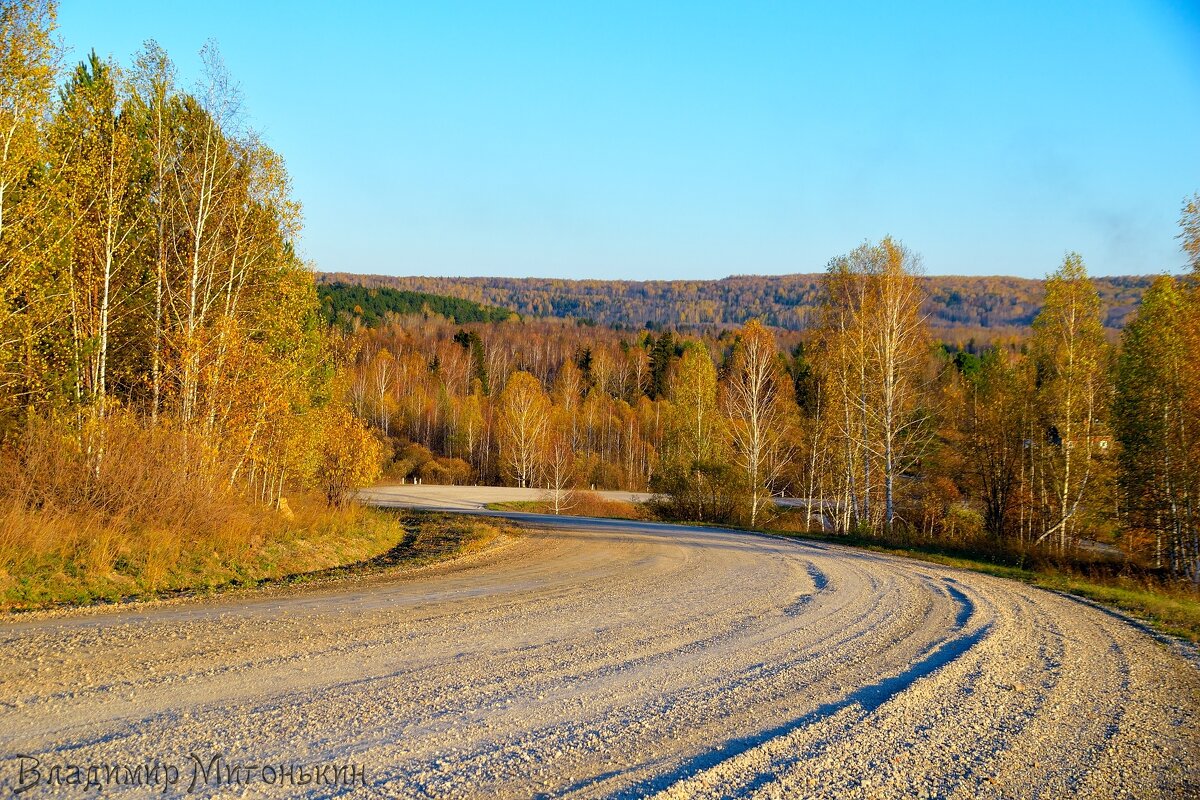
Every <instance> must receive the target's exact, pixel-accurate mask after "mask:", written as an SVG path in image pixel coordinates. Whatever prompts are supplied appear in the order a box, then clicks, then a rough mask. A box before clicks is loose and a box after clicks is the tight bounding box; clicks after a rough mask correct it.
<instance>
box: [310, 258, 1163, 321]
mask: <svg viewBox="0 0 1200 800" xmlns="http://www.w3.org/2000/svg"><path fill="white" fill-rule="evenodd" d="M821 277H822V276H821V275H820V274H800V275H735V276H733V277H729V278H723V279H721V280H715V281H606V280H583V281H571V280H560V279H553V278H439V277H395V276H389V275H353V274H350V273H340V272H339V273H326V274H324V275H323V276H321V280H322V281H324V282H330V283H331V282H342V283H353V284H360V285H362V286H369V287H388V288H393V289H398V290H403V291H409V292H426V293H432V294H439V295H449V296H452V297H459V298H463V299H466V300H471V301H474V302H476V303H481V304H486V305H490V306H501V307H506V308H511V309H513V310H515V311H517V312H518V313H520V314H523V315H533V316H548V317H574V318H576V319H586V320H592V321H594V322H596V323H599V324H604V325H620V326H625V327H636V328H641V327H644V326H645V325H647V324H650V325H651V326H662V325H676V326H688V325H699V324H712V323H716V324H740V323H742V322H745V321H746V320H748V319H751V318H753V317H761V318H762V319H763V320H764V321H765V322H767V323H768V324H771V325H775V326H778V327H781V328H790V329H799V328H804V327H806V326H807V325H808V324H809V322H810V316H811V315H812V314H813V312H814V311H815V309H816V308H817V305H818V303H819V301H820V296H821ZM1153 279H1154V276H1148V275H1133V276H1118V277H1111V278H1095V279H1094V283H1095V285H1096V289H1097V290H1098V291H1099V293H1100V298H1101V301H1102V302H1103V304H1104V324H1105V326H1106V327H1108V328H1112V329H1116V328H1120V327H1122V325H1124V323H1125V319H1126V318H1127V317H1128V316H1129V314H1130V313H1131V312H1132V311H1133V309H1134V308H1136V307H1137V304H1138V301H1139V300H1140V299H1141V296H1142V292H1143V291H1144V290H1145V289H1146V288H1147V287H1148V286H1149V285H1150V283H1151V282H1152V281H1153ZM923 280H924V282H925V286H926V289H927V291H928V300H927V301H926V305H925V309H924V311H925V313H926V314H928V316H929V323H930V325H931V326H933V327H934V328H938V329H942V330H944V331H945V330H954V331H957V332H959V333H964V332H972V331H974V330H979V331H981V332H982V331H990V332H992V333H1001V332H1010V331H1011V332H1015V331H1017V330H1019V329H1023V328H1027V327H1028V326H1029V324H1030V323H1031V322H1033V318H1034V317H1035V316H1036V315H1037V312H1038V310H1039V309H1040V308H1041V305H1042V298H1043V297H1044V295H1045V287H1044V281H1042V280H1037V279H1030V278H1011V277H964V276H936V277H926V278H923Z"/></svg>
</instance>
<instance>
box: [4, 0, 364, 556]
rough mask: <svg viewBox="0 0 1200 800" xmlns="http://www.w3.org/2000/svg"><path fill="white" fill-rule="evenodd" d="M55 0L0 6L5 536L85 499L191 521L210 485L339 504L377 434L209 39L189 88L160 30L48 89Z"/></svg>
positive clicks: (278, 171)
mask: <svg viewBox="0 0 1200 800" xmlns="http://www.w3.org/2000/svg"><path fill="white" fill-rule="evenodd" d="M55 11H56V8H55V4H54V3H53V2H49V1H48V0H6V1H5V2H3V3H2V4H0V437H2V438H3V442H4V447H3V449H2V450H0V472H3V478H2V479H0V500H3V502H4V504H5V506H4V508H3V509H0V511H3V513H4V514H6V515H7V516H6V517H5V520H6V525H7V527H8V529H9V530H8V532H9V533H10V534H11V535H17V533H19V532H20V531H30V530H34V529H35V528H36V527H37V525H39V524H41V523H43V522H45V520H47V519H51V518H54V517H55V515H56V514H58V515H62V516H63V518H66V516H69V515H71V514H78V513H83V512H85V511H86V512H87V513H89V514H92V518H94V519H99V520H101V521H102V527H103V525H107V524H108V523H109V522H111V523H112V524H113V525H116V526H117V527H119V528H121V529H122V530H141V529H143V528H146V527H156V526H157V527H166V528H171V529H181V530H189V528H188V526H189V525H192V524H194V525H196V526H201V527H202V526H204V525H205V524H208V523H210V522H213V520H211V519H206V518H205V515H204V509H205V508H207V507H210V506H211V505H212V502H214V498H221V497H227V496H236V497H238V498H243V499H245V500H247V501H252V502H255V503H258V504H261V505H263V506H276V505H278V504H279V501H280V498H281V496H282V493H283V491H284V487H285V486H287V485H289V484H293V483H311V482H313V481H320V482H321V484H322V486H323V487H325V488H326V489H327V491H328V493H329V495H330V498H331V499H332V500H335V501H336V500H340V499H341V498H342V496H343V495H344V493H345V491H344V489H342V488H338V487H339V486H342V487H344V486H346V485H349V484H352V483H354V482H355V480H357V479H360V478H361V477H362V476H363V475H367V476H370V474H371V470H372V469H373V466H372V463H371V461H372V457H373V455H374V454H376V453H377V452H378V445H377V444H375V443H374V440H373V439H372V438H371V437H370V435H369V434H368V433H367V431H366V430H365V429H364V428H363V427H362V426H361V424H359V423H358V422H357V421H355V420H354V418H353V417H352V416H351V415H350V414H349V412H348V411H347V410H346V408H345V406H344V405H343V404H342V403H341V402H340V391H339V389H338V384H337V378H336V375H335V367H336V364H337V357H338V349H337V348H338V346H339V341H338V339H337V337H330V336H329V335H328V334H327V326H326V324H325V323H324V322H323V320H322V319H321V315H320V307H319V305H318V302H317V295H316V289H315V281H314V277H313V273H312V271H311V269H310V268H309V267H308V266H306V265H305V264H303V263H301V262H300V261H299V260H298V258H297V257H296V254H295V252H294V249H293V242H294V241H295V238H296V236H297V234H298V232H299V228H300V209H299V206H298V205H297V203H296V202H295V201H294V200H293V199H292V197H291V193H290V183H289V179H288V175H287V172H286V170H285V168H284V164H283V161H282V159H281V158H280V156H279V155H278V154H277V153H275V152H273V151H272V150H271V149H270V148H268V147H267V146H266V144H264V143H263V141H262V140H261V139H259V138H258V137H257V136H256V135H255V134H254V133H253V132H252V131H249V130H247V129H245V128H244V127H243V125H242V124H241V116H240V110H239V104H240V101H239V97H238V94H237V92H236V90H235V88H234V85H233V83H232V81H231V79H230V78H229V76H228V75H227V74H226V72H225V70H224V68H223V66H222V64H221V62H220V59H219V57H218V55H217V53H216V50H215V49H214V48H212V47H206V48H205V50H204V51H203V52H202V56H203V62H204V75H203V79H202V81H201V83H200V84H199V85H198V86H197V87H196V88H195V89H193V90H184V89H182V88H181V87H179V86H178V85H177V83H176V78H175V70H174V67H173V65H172V62H171V60H170V59H169V58H168V56H167V54H166V53H165V52H164V51H163V50H162V49H161V48H160V47H158V45H156V44H155V43H154V42H148V43H147V44H146V45H145V47H144V48H143V49H142V50H141V51H140V52H139V53H138V54H137V56H136V57H135V58H134V59H133V62H132V63H131V64H130V65H128V66H125V65H121V64H119V63H116V62H115V61H112V60H106V59H102V58H100V57H98V56H97V55H96V54H95V53H94V52H93V53H92V54H91V55H90V56H89V57H87V58H86V59H85V60H84V61H83V62H82V63H79V64H77V65H75V66H73V67H71V68H69V69H67V70H65V71H63V73H62V74H63V75H65V78H64V79H63V80H62V82H61V83H58V79H59V75H60V71H59V70H60V67H61V64H60V61H61V58H62V53H61V51H60V50H59V46H58V43H57V39H56V36H55ZM169 498H174V499H173V500H171V501H170V502H168V499H169ZM189 500H190V501H189ZM213 524H216V523H215V522H213ZM64 530H65V528H64ZM14 531H15V532H16V533H14Z"/></svg>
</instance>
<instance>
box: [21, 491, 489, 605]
mask: <svg viewBox="0 0 1200 800" xmlns="http://www.w3.org/2000/svg"><path fill="white" fill-rule="evenodd" d="M289 500H290V505H291V511H290V513H287V514H281V513H280V512H277V511H273V510H270V509H257V508H242V509H239V510H238V512H239V513H237V514H235V515H232V517H226V518H224V519H223V522H224V523H225V524H222V525H220V526H215V527H209V528H202V529H192V530H186V529H182V530H181V529H175V530H172V529H168V528H165V527H160V526H155V527H145V526H130V525H120V524H116V525H114V524H112V523H111V522H109V523H107V524H106V523H104V522H99V521H97V520H96V519H95V518H94V517H89V516H84V515H68V516H57V517H54V518H46V517H45V516H44V515H43V516H42V517H41V518H39V517H38V516H36V515H33V516H29V515H26V518H24V519H21V520H17V521H19V522H21V523H23V524H22V525H21V526H19V527H18V526H13V527H9V526H4V525H3V524H2V523H3V522H11V521H13V514H12V513H11V510H10V513H9V514H8V519H4V520H0V611H8V612H16V611H29V610H37V609H46V608H54V607H64V606H86V605H95V604H100V603H114V602H123V601H132V600H148V599H159V598H164V597H171V596H179V595H190V594H210V593H214V592H218V591H221V590H226V589H237V588H246V587H254V586H261V585H269V584H297V583H303V582H307V581H312V580H319V579H329V578H337V577H342V576H349V575H354V574H362V573H367V572H373V571H380V570H386V569H394V568H415V567H420V566H424V565H427V564H431V563H435V562H438V561H443V560H446V559H450V558H455V557H458V556H462V555H466V554H468V553H472V552H476V551H478V550H481V549H483V548H484V547H486V546H487V545H488V544H490V543H491V542H492V541H493V540H494V539H495V538H496V537H497V536H498V535H500V534H501V533H502V532H503V530H504V527H503V525H502V524H498V523H497V522H496V521H495V520H486V519H480V518H471V517H459V516H454V515H449V514H436V513H430V512H415V511H413V512H409V511H399V512H397V511H388V510H379V509H371V508H363V507H358V506H351V507H347V508H343V509H336V510H333V509H328V508H326V507H325V505H324V503H323V502H322V501H321V500H320V499H319V498H317V497H316V496H315V495H313V496H293V497H292V498H289ZM230 522H234V523H235V524H230Z"/></svg>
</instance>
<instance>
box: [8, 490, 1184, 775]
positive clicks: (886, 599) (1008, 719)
mask: <svg viewBox="0 0 1200 800" xmlns="http://www.w3.org/2000/svg"><path fill="white" fill-rule="evenodd" d="M422 488H428V489H430V490H432V487H422ZM527 519H528V520H529V524H530V525H531V526H532V530H531V532H530V534H529V535H527V536H523V537H521V538H518V539H515V540H512V541H507V542H505V543H503V544H501V545H499V546H496V547H493V548H491V549H490V550H488V551H485V552H484V553H482V554H478V555H476V556H473V557H471V558H468V559H464V560H462V561H460V562H455V563H451V564H447V565H443V566H440V567H436V568H433V569H425V570H421V571H418V572H416V573H413V574H399V575H395V574H393V575H386V574H385V575H380V576H373V577H368V578H363V579H355V580H348V581H345V582H341V583H332V584H323V585H319V586H314V587H309V588H307V589H300V590H294V591H282V592H279V591H277V592H272V593H267V594H263V595H248V596H233V597H226V598H218V599H215V600H188V601H181V602H172V603H164V604H150V605H143V606H130V607H127V608H121V609H114V610H104V611H100V612H96V611H92V612H70V613H55V614H46V615H31V616H25V617H10V618H8V619H7V620H5V621H4V622H3V623H0V642H2V644H3V647H0V676H2V680H0V759H3V760H2V761H0V789H5V787H8V786H11V785H13V784H15V782H16V768H15V766H14V762H13V760H12V758H13V756H14V755H15V754H17V753H26V754H33V755H37V756H39V757H40V758H42V760H43V761H44V762H45V763H47V764H49V763H76V764H91V763H118V762H120V763H125V762H132V761H144V760H146V759H147V758H153V757H154V756H160V757H163V758H166V759H174V760H175V761H177V762H183V761H185V760H186V754H187V753H189V752H197V753H205V754H209V753H216V752H221V753H223V754H224V755H225V757H226V759H227V760H228V761H229V762H238V761H243V762H247V763H256V764H263V763H280V762H284V763H287V762H299V763H313V762H330V761H337V762H344V761H351V762H356V763H361V764H365V765H366V766H367V769H368V783H369V786H368V787H367V788H363V787H361V786H360V787H357V788H355V789H353V790H350V791H349V793H350V794H353V795H354V796H379V797H431V798H443V797H490V798H507V797H514V798H515V797H538V796H544V797H611V798H624V797H645V796H660V797H664V798H676V797H761V798H774V797H787V798H791V797H821V798H826V797H827V798H843V797H863V798H873V797H879V798H891V797H955V798H975V797H982V798H990V797H995V798H1017V797H1039V798H1063V797H1103V798H1109V797H1139V798H1140V797H1146V798H1150V797H1195V796H1198V795H1200V758H1198V756H1200V714H1198V713H1197V712H1198V710H1200V669H1198V668H1197V666H1196V664H1195V663H1194V662H1190V661H1189V660H1187V659H1185V658H1184V657H1183V656H1182V655H1180V653H1179V652H1178V650H1179V648H1172V647H1170V646H1168V644H1164V643H1163V642H1162V641H1160V640H1157V639H1155V638H1153V637H1151V636H1149V635H1147V634H1146V633H1145V632H1144V631H1142V630H1140V629H1139V628H1138V627H1136V626H1135V625H1132V624H1130V623H1129V622H1127V621H1125V620H1123V619H1122V618H1120V617H1118V616H1116V615H1113V614H1109V613H1105V612H1104V611H1103V610H1100V609H1097V608H1093V607H1092V606H1090V605H1087V604H1085V603H1082V602H1079V601H1077V600H1074V599H1072V598H1069V597H1064V596H1060V595H1056V594H1053V593H1050V592H1045V591H1041V590H1038V589H1033V588H1029V587H1026V586H1024V585H1021V584H1018V583H1014V582H1011V581H1004V580H1000V579H996V578H991V577H988V576H984V575H978V574H974V573H969V572H962V571H957V570H951V569H946V568H941V567H938V566H935V565H931V564H924V563H921V562H916V561H908V560H904V559H898V558H892V557H887V556H882V555H876V554H872V553H867V552H862V551H855V550H851V549H843V548H839V547H834V546H828V545H819V544H804V543H798V542H794V541H784V540H779V539H773V538H768V537H762V536H755V535H749V534H739V533H733V532H723V531H717V530H712V529H699V528H688V527H681V526H662V525H652V524H647V523H638V522H624V521H621V522H618V521H595V520H581V519H571V518H546V517H540V518H537V517H531V516H530V517H527ZM185 783H186V782H185ZM115 788H116V787H109V789H108V791H109V793H111V792H113V791H114V789H115ZM183 788H186V787H181V790H182V789H183ZM233 788H236V791H231V789H233ZM307 790H308V792H309V794H311V795H314V796H319V795H324V794H328V793H329V791H330V790H329V789H328V787H324V788H320V789H318V788H315V787H312V786H311V785H310V786H309V787H307ZM142 791H145V790H142ZM295 791H296V788H293V789H291V790H289V791H287V792H285V791H284V790H283V789H281V788H280V787H278V786H266V785H262V784H253V783H252V784H251V785H249V786H248V787H226V788H225V789H223V790H221V793H222V794H230V795H234V794H236V795H238V796H240V795H241V794H243V793H245V794H247V795H248V796H266V797H280V796H287V795H289V794H293V793H295ZM45 792H46V790H45V789H39V790H38V791H33V792H30V793H29V794H28V795H24V796H26V797H37V796H39V795H44V794H45ZM74 793H75V794H78V793H79V792H78V787H76V789H75V792H74Z"/></svg>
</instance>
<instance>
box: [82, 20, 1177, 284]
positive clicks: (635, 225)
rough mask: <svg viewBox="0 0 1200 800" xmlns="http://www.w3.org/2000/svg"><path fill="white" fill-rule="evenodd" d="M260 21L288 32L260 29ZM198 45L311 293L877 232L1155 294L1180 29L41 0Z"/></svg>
mask: <svg viewBox="0 0 1200 800" xmlns="http://www.w3.org/2000/svg"><path fill="white" fill-rule="evenodd" d="M284 8H286V9H287V10H286V11H282V10H280V9H284ZM59 22H60V32H61V35H62V38H63V39H64V41H65V43H66V44H67V46H68V47H69V48H71V50H72V53H71V55H72V58H73V59H78V58H80V57H82V56H83V55H84V54H85V53H86V52H87V51H88V50H89V49H91V48H92V47H95V48H96V50H97V51H98V52H99V53H101V54H102V55H110V54H111V55H113V56H115V57H116V58H118V59H119V60H121V61H122V62H126V63H128V61H129V60H130V57H131V55H132V54H133V53H134V52H135V51H136V50H137V49H138V48H139V47H140V45H141V42H142V41H143V40H145V39H147V38H154V39H156V40H158V42H159V43H160V44H162V45H163V46H164V47H165V48H166V49H167V51H168V52H169V53H170V54H171V56H172V57H173V58H174V59H175V61H176V63H177V64H178V67H179V71H180V78H181V83H183V84H185V85H190V84H192V83H193V82H194V81H195V79H196V77H197V70H198V62H199V60H198V56H197V52H198V50H199V49H200V47H201V46H202V45H203V44H204V42H205V40H207V39H210V38H212V39H215V40H216V41H217V42H218V43H219V45H220V48H221V51H222V54H223V56H224V59H225V62H226V64H227V65H228V67H229V70H230V72H231V73H232V74H233V76H234V78H235V79H236V80H237V81H238V83H239V84H240V86H241V89H242V92H243V94H244V100H245V107H246V109H247V117H246V122H247V123H248V124H249V125H251V126H252V127H254V128H255V129H257V130H258V131H260V132H261V133H262V134H263V135H264V136H265V138H266V139H267V141H268V142H269V143H270V144H271V145H272V146H273V147H274V148H275V149H276V150H278V151H280V152H281V153H282V154H283V155H284V157H285V159H286V160H287V163H288V166H289V168H290V171H291V174H292V177H293V180H294V184H295V194H296V196H297V198H298V199H299V200H300V201H301V202H302V203H303V205H304V209H305V233H304V237H303V240H302V242H301V250H302V252H303V253H304V254H305V255H306V256H307V257H309V258H312V259H313V260H314V261H315V262H316V264H317V266H318V268H320V269H324V270H330V271H339V270H340V271H348V272H372V273H385V274H428V275H513V276H525V275H540V276H552V277H564V278H634V279H646V278H666V279H672V278H691V277H697V278H716V277H723V276H725V275H730V274H746V273H786V272H814V271H819V270H820V269H822V268H823V267H824V265H825V263H826V262H827V261H828V260H829V258H830V257H832V256H835V255H837V254H839V253H843V252H846V251H848V250H850V249H852V248H853V247H854V246H855V245H856V244H858V243H859V242H861V241H862V240H864V239H877V238H879V237H881V236H883V235H884V234H888V233H890V234H892V235H894V236H897V237H899V238H900V239H902V240H903V241H904V242H905V243H906V244H907V245H909V246H910V247H911V248H913V249H915V250H916V251H918V252H919V253H921V254H922V255H923V257H924V262H925V268H926V270H927V271H928V272H929V273H931V274H1012V275H1024V276H1040V275H1043V274H1044V273H1046V272H1047V271H1050V270H1052V269H1054V268H1055V267H1056V266H1057V264H1058V263H1059V262H1060V261H1061V259H1062V256H1063V253H1064V252H1065V251H1067V250H1078V251H1079V252H1080V253H1082V254H1083V256H1084V259H1085V261H1086V262H1087V264H1088V265H1089V268H1090V269H1091V271H1092V272H1093V273H1094V274H1129V273H1146V272H1158V271H1163V270H1170V269H1177V268H1179V267H1180V265H1181V264H1182V261H1183V259H1182V256H1181V255H1180V253H1179V250H1178V246H1177V245H1178V243H1177V241H1176V240H1175V238H1174V237H1175V235H1176V233H1177V225H1176V223H1177V221H1178V217H1179V209H1180V205H1181V203H1182V201H1183V198H1184V196H1185V195H1190V194H1191V193H1193V192H1196V191H1200V4H1197V3H1195V2H1194V0H1174V2H1171V1H1170V0H1145V1H1144V2H1131V1H1129V2H1124V1H1122V0H1112V1H1111V2H1108V1H1106V0H1091V2H1074V0H1069V1H1068V2H1053V3H1045V2H1024V1H1022V2H1005V3H995V4H990V5H989V4H984V3H974V2H961V0H958V1H957V2H944V3H943V2H938V3H911V4H910V3H883V2H881V3H862V2H853V1H851V2H837V3H819V4H818V3H802V2H755V3H743V2H732V1H731V2H728V3H706V2H698V1H694V2H679V3H667V2H662V3H648V2H628V3H625V2H596V3H590V2H578V3H577V2H546V3H500V2H495V3H491V2H489V3H484V2H480V3H457V2H380V3H365V2H364V3H355V2H341V3H326V2H311V3H306V2H294V3H290V4H286V5H285V4H283V3H280V4H276V3H260V2H254V1H253V0H239V2H228V1H227V0H208V2H205V3H202V4H184V3H178V4H177V3H166V2H162V0H146V1H145V2H143V1H142V0H136V1H134V0H130V1H129V2H125V1H124V0H108V1H107V2H99V1H98V0H62V2H61V6H60V10H59Z"/></svg>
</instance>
